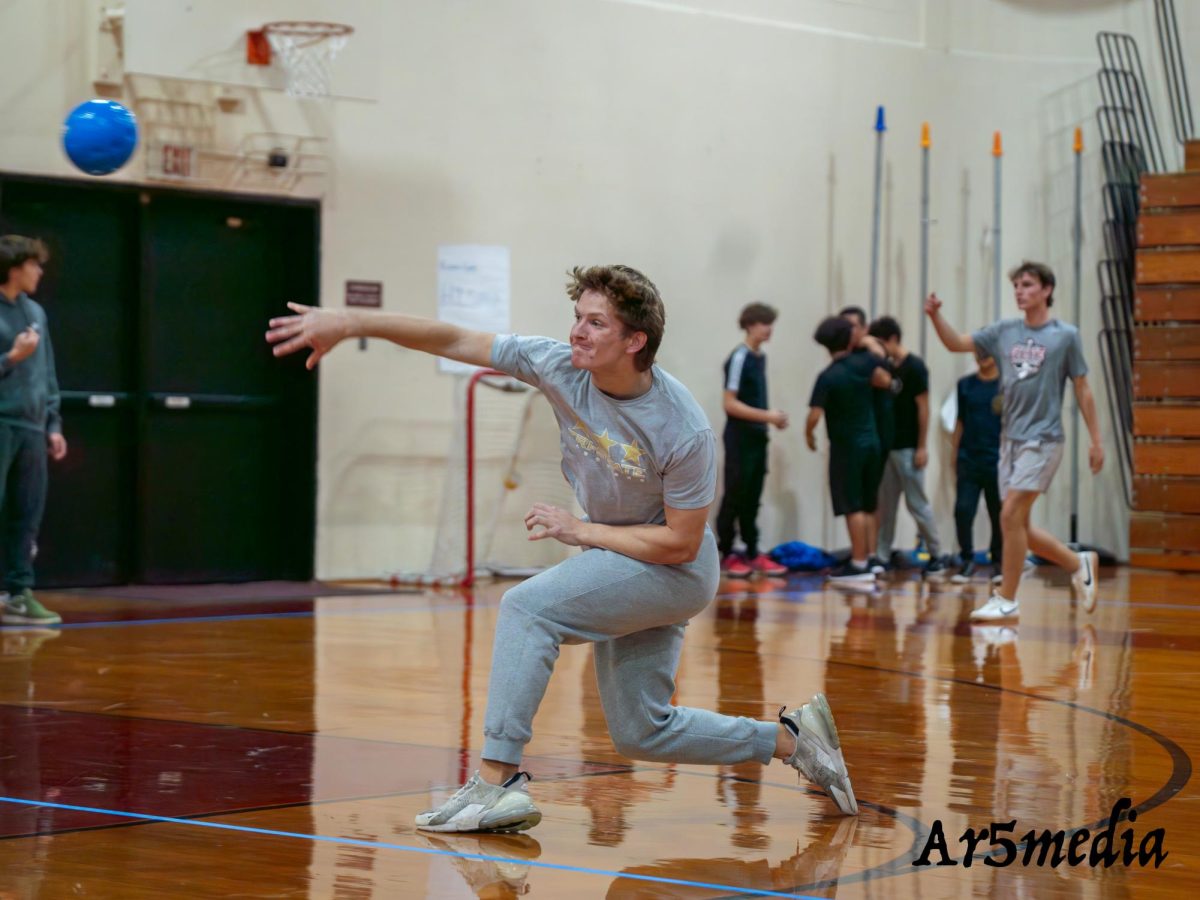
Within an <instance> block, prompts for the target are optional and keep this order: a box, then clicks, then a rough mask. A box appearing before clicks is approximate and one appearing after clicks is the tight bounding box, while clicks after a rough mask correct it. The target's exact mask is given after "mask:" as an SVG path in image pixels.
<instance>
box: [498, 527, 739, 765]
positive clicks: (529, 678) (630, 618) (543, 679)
mask: <svg viewBox="0 0 1200 900" xmlns="http://www.w3.org/2000/svg"><path fill="white" fill-rule="evenodd" d="M716 556H717V550H716V544H715V542H714V541H713V539H712V536H711V535H706V536H705V538H704V541H703V542H702V544H701V548H700V554H699V556H698V557H697V558H696V560H695V561H694V562H692V563H688V564H686V565H681V566H661V565H653V564H651V563H645V562H641V561H639V560H635V559H631V558H630V557H628V556H622V555H621V554H619V553H613V552H612V551H610V550H601V549H596V548H593V549H591V550H587V551H584V552H583V553H580V554H578V555H576V556H572V557H569V558H568V559H566V560H564V561H563V562H561V563H559V564H558V565H557V566H554V567H553V568H552V569H548V570H547V571H545V572H542V573H540V574H538V575H536V576H534V577H533V578H530V579H528V580H527V581H524V582H522V583H521V584H518V585H516V586H515V587H513V588H511V589H509V590H508V591H507V592H505V594H504V597H503V599H502V600H501V603H500V613H499V616H498V617H497V620H496V634H495V638H494V642H493V649H492V670H491V678H490V681H489V683H488V704H487V713H486V714H485V716H484V744H483V758H484V759H485V760H490V761H494V762H497V763H501V764H504V765H506V766H515V765H516V764H517V763H519V762H520V760H521V756H522V754H523V752H524V748H525V745H526V744H527V743H528V742H529V740H530V738H531V737H532V735H533V730H532V725H533V717H534V714H535V713H536V712H537V708H538V706H539V704H540V703H541V701H542V697H543V696H544V694H545V692H546V685H547V683H548V682H549V680H550V673H551V672H552V671H553V670H554V663H555V660H557V659H558V650H559V647H560V646H561V645H562V644H579V643H587V642H604V641H608V640H610V639H612V638H620V637H623V636H625V635H628V634H632V633H634V632H637V631H644V630H646V629H651V628H659V627H661V626H664V625H674V624H677V623H680V622H684V621H686V620H687V619H689V618H691V617H692V616H694V615H695V614H696V613H698V612H699V611H700V610H702V609H703V608H704V607H705V606H707V605H708V603H709V602H710V601H711V600H712V598H713V596H714V594H715V593H716V588H717V580H718V566H717V558H716ZM672 674H673V673H672Z"/></svg>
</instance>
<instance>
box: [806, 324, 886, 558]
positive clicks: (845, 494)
mask: <svg viewBox="0 0 1200 900" xmlns="http://www.w3.org/2000/svg"><path fill="white" fill-rule="evenodd" d="M853 330H854V326H853V325H852V324H851V323H850V322H849V321H848V320H847V319H846V318H844V317H842V316H830V317H829V318H827V319H825V321H823V322H822V323H821V324H820V325H819V326H818V327H817V331H816V333H815V334H814V335H813V339H814V340H815V341H816V342H817V343H818V344H820V345H821V346H822V347H824V348H825V349H826V350H828V351H829V355H830V356H831V357H833V361H832V362H831V363H830V364H829V366H828V367H826V369H825V370H824V371H823V372H821V374H820V375H818V376H817V383H816V384H815V385H813V391H812V397H811V399H810V400H809V402H808V405H809V407H810V408H809V411H808V421H807V422H806V423H805V433H804V436H805V439H806V440H807V441H808V447H809V449H810V450H816V449H817V438H816V427H817V424H818V423H819V422H820V421H821V415H822V414H824V416H825V429H826V432H827V433H828V435H829V492H830V494H831V495H832V498H833V513H834V515H836V516H845V517H846V528H847V530H848V531H849V532H850V559H848V560H847V561H846V562H845V563H843V564H842V565H841V566H839V567H838V568H836V569H834V570H833V572H832V573H831V574H830V576H829V577H830V580H831V581H874V580H875V576H874V575H873V574H872V572H871V570H870V568H868V565H867V560H868V554H869V552H870V550H869V547H868V544H867V541H868V531H869V520H870V517H871V514H872V513H873V512H874V511H875V497H876V494H877V493H878V490H879V478H880V476H881V475H882V472H883V453H882V450H881V448H880V445H879V433H878V431H877V429H876V425H875V412H874V408H873V404H872V402H871V388H872V387H887V386H888V385H889V384H890V382H891V376H890V375H888V373H887V370H886V368H884V366H883V361H882V360H881V359H880V358H879V357H877V356H875V355H874V354H872V353H851V352H850V341H851V337H852V334H853Z"/></svg>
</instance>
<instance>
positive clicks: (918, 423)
mask: <svg viewBox="0 0 1200 900" xmlns="http://www.w3.org/2000/svg"><path fill="white" fill-rule="evenodd" d="M870 334H871V335H872V336H873V337H876V338H878V339H879V340H880V341H881V342H882V343H883V346H884V349H885V350H887V354H888V356H889V357H890V358H891V360H892V367H893V368H892V371H893V372H894V373H895V376H896V378H897V380H899V381H900V382H901V383H902V387H901V389H900V391H899V393H897V394H896V396H895V401H894V403H893V409H894V412H895V437H894V441H893V443H892V447H891V450H890V451H889V452H888V454H887V459H886V461H885V463H884V467H883V478H882V479H881V481H880V484H879V548H878V555H879V557H880V558H881V559H885V560H886V559H890V558H891V554H892V539H893V537H894V536H895V534H896V511H897V507H898V506H899V503H900V495H901V493H903V494H904V505H905V506H906V507H908V512H909V514H910V515H912V517H913V519H915V520H916V523H917V533H918V534H920V536H921V539H922V540H923V541H924V542H925V547H926V549H927V550H928V551H929V563H928V564H927V565H926V566H925V576H926V577H927V578H932V579H935V580H936V579H941V578H944V577H945V574H946V570H945V566H944V565H943V563H942V559H941V549H942V545H941V541H939V540H938V535H937V523H936V522H935V520H934V517H933V507H932V506H931V505H930V503H929V498H928V497H927V496H926V494H925V466H926V464H927V463H928V462H929V451H928V450H927V449H926V447H925V435H926V433H927V432H928V430H929V370H928V369H927V368H925V362H924V361H923V360H922V359H921V357H919V356H917V355H916V354H914V353H909V352H908V349H907V348H906V347H905V346H904V345H903V344H902V343H901V342H900V338H901V333H900V324H899V323H898V322H897V321H896V320H895V319H893V318H892V317H891V316H882V317H880V318H878V319H876V320H875V321H874V322H872V323H871V328H870Z"/></svg>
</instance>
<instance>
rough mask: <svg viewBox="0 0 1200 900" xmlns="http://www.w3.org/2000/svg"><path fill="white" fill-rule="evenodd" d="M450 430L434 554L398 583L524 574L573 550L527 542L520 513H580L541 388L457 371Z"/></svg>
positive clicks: (496, 374)
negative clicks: (540, 509) (550, 508)
mask: <svg viewBox="0 0 1200 900" xmlns="http://www.w3.org/2000/svg"><path fill="white" fill-rule="evenodd" d="M457 377H458V381H459V383H458V384H456V386H455V390H454V397H455V399H454V405H455V408H454V422H455V428H454V433H453V438H452V440H451V446H450V451H449V453H448V455H447V460H446V471H445V480H444V487H443V490H442V498H441V504H440V509H439V511H438V516H437V528H436V533H435V536H434V546H433V554H432V558H431V560H430V562H429V565H428V566H427V567H426V568H425V569H424V570H419V571H407V572H398V573H395V575H394V576H393V580H394V581H396V582H398V583H415V584H428V585H447V586H450V585H470V584H472V583H473V582H474V581H475V580H476V579H478V578H488V577H524V576H528V575H532V574H535V573H537V572H539V571H541V570H542V569H545V568H548V567H549V566H552V565H554V564H555V563H558V562H561V561H562V560H563V559H565V558H566V557H567V556H568V555H569V554H570V553H572V552H575V550H574V549H573V548H571V547H567V546H565V545H564V544H560V543H559V542H558V541H556V540H553V539H546V540H541V541H530V540H529V539H528V533H527V532H526V531H525V525H524V518H525V513H526V511H527V510H528V509H529V507H530V506H532V505H533V504H534V503H536V502H543V503H552V504H554V505H556V506H561V507H563V508H564V509H568V510H570V511H571V512H572V513H574V514H575V515H579V514H580V510H579V507H578V504H577V502H576V500H575V497H574V494H573V492H572V490H571V486H570V485H569V484H568V483H567V481H566V479H565V478H564V477H563V474H562V467H561V461H562V453H561V451H560V449H559V430H558V422H557V420H556V419H555V417H554V412H553V410H552V409H551V408H550V404H549V403H548V402H547V401H546V398H545V397H544V396H543V395H542V393H541V392H540V391H538V390H536V389H535V388H532V387H530V386H529V385H527V384H524V383H522V382H520V381H517V380H516V379H514V378H510V377H509V376H507V375H504V374H502V373H500V372H494V371H491V370H480V371H477V372H475V373H473V374H471V375H469V376H457Z"/></svg>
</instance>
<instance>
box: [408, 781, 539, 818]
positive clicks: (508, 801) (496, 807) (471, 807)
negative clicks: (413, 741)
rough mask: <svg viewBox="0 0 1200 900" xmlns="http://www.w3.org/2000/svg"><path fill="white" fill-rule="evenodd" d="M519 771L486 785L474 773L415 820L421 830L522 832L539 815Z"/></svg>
mask: <svg viewBox="0 0 1200 900" xmlns="http://www.w3.org/2000/svg"><path fill="white" fill-rule="evenodd" d="M522 779H524V781H526V782H527V781H529V773H528V772H518V773H517V774H516V775H514V776H513V777H512V778H510V779H508V781H506V782H504V784H501V785H495V784H488V783H487V782H486V781H484V780H483V779H482V778H480V777H479V773H478V772H476V773H475V774H474V775H472V776H471V780H470V781H468V782H467V783H466V784H464V785H463V786H462V787H460V788H459V789H458V790H457V791H456V792H455V794H454V796H453V797H451V798H450V799H449V800H447V801H446V802H445V803H443V804H442V805H441V806H439V807H438V808H437V809H431V810H427V811H425V812H423V813H418V814H417V816H416V818H415V820H414V821H415V822H416V825H417V827H418V828H420V829H422V830H424V831H524V830H525V829H526V828H532V827H533V826H534V825H536V824H537V823H538V822H540V821H542V814H541V812H540V811H539V810H538V808H537V807H536V806H534V805H533V801H532V800H530V799H529V795H528V794H527V793H525V790H524V782H522Z"/></svg>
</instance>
